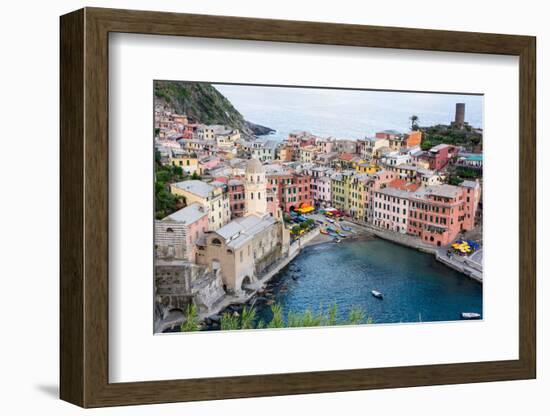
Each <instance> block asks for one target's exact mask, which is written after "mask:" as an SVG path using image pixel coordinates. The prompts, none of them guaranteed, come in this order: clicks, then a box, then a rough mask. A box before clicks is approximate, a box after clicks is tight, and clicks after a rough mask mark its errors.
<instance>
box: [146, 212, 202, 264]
mask: <svg viewBox="0 0 550 416" xmlns="http://www.w3.org/2000/svg"><path fill="white" fill-rule="evenodd" d="M207 230H208V213H207V212H206V210H205V209H204V207H203V206H202V205H200V204H198V203H194V204H191V205H188V206H187V207H185V208H182V209H180V210H179V211H176V212H174V213H173V214H171V215H169V216H167V217H166V218H163V219H162V220H160V221H155V257H156V258H158V259H170V260H185V261H189V262H192V263H194V262H195V261H196V246H195V244H196V242H197V241H198V240H199V238H201V237H202V236H203V234H204V233H205V232H206V231H207Z"/></svg>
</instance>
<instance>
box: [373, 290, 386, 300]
mask: <svg viewBox="0 0 550 416" xmlns="http://www.w3.org/2000/svg"><path fill="white" fill-rule="evenodd" d="M370 293H372V296H374V297H375V298H378V299H384V295H382V293H380V292H379V291H378V290H371V291H370Z"/></svg>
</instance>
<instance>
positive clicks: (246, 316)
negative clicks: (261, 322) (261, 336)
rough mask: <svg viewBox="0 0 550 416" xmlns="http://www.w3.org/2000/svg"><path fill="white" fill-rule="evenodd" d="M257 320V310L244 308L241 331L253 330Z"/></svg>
mask: <svg viewBox="0 0 550 416" xmlns="http://www.w3.org/2000/svg"><path fill="white" fill-rule="evenodd" d="M255 319H256V310H255V309H249V308H247V307H246V306H245V307H244V309H243V311H242V313H241V326H240V327H241V329H253V328H254V321H255Z"/></svg>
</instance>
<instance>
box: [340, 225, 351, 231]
mask: <svg viewBox="0 0 550 416" xmlns="http://www.w3.org/2000/svg"><path fill="white" fill-rule="evenodd" d="M340 228H342V230H344V231H351V227H348V226H347V225H340Z"/></svg>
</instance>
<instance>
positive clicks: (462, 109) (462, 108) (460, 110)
mask: <svg viewBox="0 0 550 416" xmlns="http://www.w3.org/2000/svg"><path fill="white" fill-rule="evenodd" d="M465 113H466V104H465V103H456V110H455V123H454V126H455V127H456V128H457V129H463V128H464V114H465Z"/></svg>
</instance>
